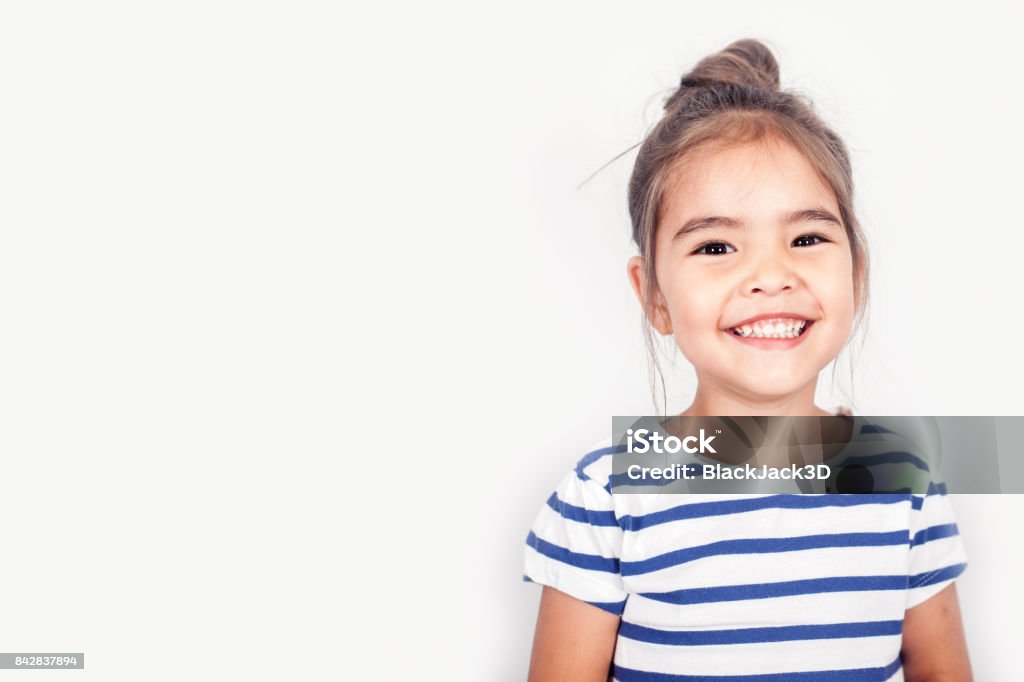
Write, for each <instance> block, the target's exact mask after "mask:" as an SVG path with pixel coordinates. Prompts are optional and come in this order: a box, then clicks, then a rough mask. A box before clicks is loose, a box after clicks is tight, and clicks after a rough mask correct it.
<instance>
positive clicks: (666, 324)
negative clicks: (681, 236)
mask: <svg viewBox="0 0 1024 682" xmlns="http://www.w3.org/2000/svg"><path fill="white" fill-rule="evenodd" d="M626 275H627V276H628V277H629V283H630V285H632V287H633V293H634V294H636V298H637V300H638V301H640V307H641V308H643V309H644V313H645V314H646V315H647V319H648V320H649V321H650V323H651V326H652V327H654V328H655V329H656V330H657V331H658V333H659V334H661V335H662V336H665V335H667V334H671V333H672V318H670V317H669V316H668V308H667V307H666V306H665V300H664V298H662V296H661V292H660V291H658V289H657V287H655V289H654V299H653V300H652V301H650V305H648V304H647V301H645V300H644V299H645V297H646V295H647V277H646V275H645V274H644V259H643V258H641V257H640V256H633V257H632V258H630V259H629V262H628V263H627V264H626Z"/></svg>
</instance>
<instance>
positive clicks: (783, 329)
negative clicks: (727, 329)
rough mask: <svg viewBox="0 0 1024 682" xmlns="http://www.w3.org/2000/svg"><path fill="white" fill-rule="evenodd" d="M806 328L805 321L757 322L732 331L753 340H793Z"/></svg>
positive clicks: (734, 328)
mask: <svg viewBox="0 0 1024 682" xmlns="http://www.w3.org/2000/svg"><path fill="white" fill-rule="evenodd" d="M806 326H807V320H790V319H786V320H763V321H762V320H759V321H757V322H755V323H754V324H753V325H749V324H744V325H742V326H739V327H733V329H732V331H733V332H735V333H736V334H738V335H739V336H743V337H753V338H755V339H793V338H796V337H797V336H800V333H801V332H802V331H803V330H804V327H806Z"/></svg>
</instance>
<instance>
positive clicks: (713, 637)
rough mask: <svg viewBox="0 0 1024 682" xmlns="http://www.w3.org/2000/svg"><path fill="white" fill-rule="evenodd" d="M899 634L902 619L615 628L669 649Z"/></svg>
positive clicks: (622, 633)
mask: <svg viewBox="0 0 1024 682" xmlns="http://www.w3.org/2000/svg"><path fill="white" fill-rule="evenodd" d="M902 632H903V621H902V620H885V621H877V622H869V623H829V624H825V625H784V626H780V627H764V628H742V629H735V630H658V629H655V628H648V627H643V626H641V625H636V624H634V623H629V622H627V621H622V623H621V624H620V625H619V634H620V635H621V636H623V637H628V638H629V639H635V640H637V641H638V642H650V643H652V644H668V645H671V646H705V645H709V646H714V645H719V644H760V643H764V642H792V641H796V640H808V639H846V638H851V637H889V636H892V635H899V634H901V633H902Z"/></svg>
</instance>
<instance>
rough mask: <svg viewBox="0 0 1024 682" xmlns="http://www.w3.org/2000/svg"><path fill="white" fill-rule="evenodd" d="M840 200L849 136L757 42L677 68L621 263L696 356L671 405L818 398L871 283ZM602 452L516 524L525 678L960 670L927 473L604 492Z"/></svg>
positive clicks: (957, 554) (768, 409) (653, 313)
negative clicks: (908, 488) (686, 396)
mask: <svg viewBox="0 0 1024 682" xmlns="http://www.w3.org/2000/svg"><path fill="white" fill-rule="evenodd" d="M852 199H853V185H852V178H851V171H850V162H849V157H848V155H847V152H846V149H845V147H844V145H843V143H842V142H841V140H840V139H839V138H838V137H837V136H836V134H835V133H833V132H832V131H831V130H830V129H829V128H827V127H826V126H825V125H824V124H823V123H822V122H821V121H820V120H819V119H818V118H817V116H816V115H815V114H814V112H813V111H812V109H811V108H810V106H809V105H808V104H807V103H805V102H804V101H803V100H801V99H800V98H798V97H796V96H795V95H793V94H790V93H787V92H784V91H780V90H779V74H778V66H777V64H776V62H775V59H774V57H773V56H772V54H771V52H770V51H769V50H768V49H767V48H766V47H765V46H764V45H762V44H761V43H759V42H756V41H752V40H744V41H739V42H737V43H734V44H732V45H730V46H729V47H727V48H726V49H724V50H723V51H721V52H719V53H717V54H714V55H711V56H709V57H707V58H705V59H704V60H702V61H701V62H700V63H698V64H697V66H696V67H695V68H694V69H693V70H692V71H691V72H690V73H689V74H686V75H685V76H684V77H683V79H682V81H681V83H680V86H679V88H678V90H676V92H675V93H674V94H673V95H672V96H671V97H670V98H669V99H668V100H667V102H666V105H665V114H664V117H663V118H662V120H661V121H660V122H659V123H658V125H657V126H656V127H655V128H654V129H653V130H652V131H651V133H650V134H649V135H648V137H647V138H646V140H645V141H644V143H643V145H642V146H641V148H640V151H639V154H638V157H637V160H636V165H635V167H634V170H633V175H632V178H631V180H630V184H629V208H630V215H631V217H632V222H633V237H634V240H635V242H636V244H637V246H638V247H639V252H640V255H639V256H636V257H634V258H632V259H631V260H630V262H629V266H628V274H629V280H630V282H631V284H632V286H633V288H634V290H635V291H636V294H637V296H638V298H639V300H640V302H641V305H642V307H643V310H644V311H645V314H646V318H647V320H648V321H649V322H650V325H651V327H653V329H654V330H655V331H657V332H658V333H659V334H661V335H665V336H667V335H671V336H672V337H673V338H674V340H675V343H676V345H677V346H678V347H679V350H680V351H681V352H682V353H683V355H684V356H685V357H686V358H687V359H688V360H689V361H690V362H691V363H692V364H693V366H694V368H695V370H696V375H697V379H698V386H697V391H696V395H695V397H694V400H693V403H692V404H691V405H690V406H689V407H688V408H687V409H686V410H685V411H684V412H683V413H682V414H683V415H684V416H691V415H736V416H752V415H759V416H761V415H765V416H767V415H804V416H824V415H828V414H829V413H828V412H826V411H825V410H822V409H820V408H818V407H817V406H815V405H814V402H813V401H814V392H815V386H816V384H817V379H818V374H819V372H820V371H821V370H822V369H823V368H824V367H825V366H826V365H828V364H829V363H830V362H831V361H832V360H833V359H834V358H835V357H836V356H837V355H838V354H839V352H840V350H841V349H842V348H843V346H844V345H845V344H846V343H847V341H848V339H849V338H850V335H851V333H852V329H853V326H854V322H855V320H856V319H857V318H858V317H859V315H860V314H861V312H862V311H863V308H864V305H865V302H866V295H867V259H866V253H865V244H864V238H863V236H862V234H861V231H860V228H859V226H858V223H857V219H856V217H855V214H854V211H853V203H852ZM648 333H649V332H648ZM854 423H855V426H854V428H853V433H852V434H851V436H850V437H851V438H853V439H855V438H857V436H858V434H857V428H858V427H857V426H856V424H858V422H854ZM609 443H610V440H609ZM612 450H613V448H603V449H602V448H598V449H596V450H595V451H593V452H590V453H588V454H587V455H586V456H585V457H583V459H581V460H580V461H579V463H578V464H577V466H576V467H575V470H574V471H572V472H570V473H569V475H568V476H566V478H565V479H564V480H563V481H562V482H561V484H560V485H559V486H558V488H557V490H556V491H555V493H554V494H553V495H552V496H551V497H550V499H549V500H548V502H547V504H546V505H545V506H544V507H543V508H542V510H541V512H540V514H539V515H538V517H537V520H536V522H535V523H534V525H533V527H532V529H531V531H530V534H529V537H528V539H527V547H526V550H525V551H526V557H525V571H524V572H525V575H524V579H525V580H529V581H532V582H536V583H540V584H542V585H544V590H543V595H542V598H541V606H540V614H539V617H538V621H537V629H536V634H535V639H534V647H533V656H532V660H531V664H530V680H531V681H532V682H543V681H548V680H551V681H556V680H557V681H559V682H562V681H565V680H579V681H588V680H594V681H595V682H596V681H598V680H600V681H604V680H607V679H609V677H610V678H611V679H614V680H620V681H621V682H633V681H634V680H651V681H657V682H669V681H673V680H678V681H694V682H695V681H698V680H708V681H711V680H716V681H726V680H731V681H740V680H742V681H754V680H765V681H768V680H822V681H829V682H831V681H834V680H857V681H861V680H904V679H905V680H909V681H912V682H913V681H918V680H970V679H971V673H970V666H969V664H968V659H967V652H966V646H965V643H964V637H963V633H962V626H961V623H960V616H959V610H958V605H957V597H956V592H955V587H954V585H953V582H952V581H953V580H954V578H956V576H958V575H959V574H960V573H961V572H962V571H963V569H964V567H965V565H966V564H965V557H964V552H963V546H962V543H961V540H960V538H959V536H958V535H957V532H956V525H955V522H954V519H953V515H952V509H951V507H950V505H949V502H948V498H947V497H946V496H945V494H944V488H943V487H941V486H930V487H929V491H928V494H877V495H871V494H864V495H793V494H778V495H750V494H745V495H682V496H680V495H656V494H643V495H613V494H612V493H611V486H610V485H609V475H610V473H611V460H612V456H611V454H610V453H611V451H612Z"/></svg>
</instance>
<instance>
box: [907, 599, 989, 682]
mask: <svg viewBox="0 0 1024 682" xmlns="http://www.w3.org/2000/svg"><path fill="white" fill-rule="evenodd" d="M900 656H901V658H902V659H903V674H904V676H905V679H906V680H907V682H972V681H973V679H974V678H973V677H972V676H971V664H970V661H968V659H967V643H966V642H965V641H964V629H963V623H962V622H961V620H960V605H959V603H958V602H957V598H956V585H955V584H951V585H950V586H949V587H947V588H945V589H944V590H942V591H941V592H939V593H938V594H936V595H935V596H934V597H931V598H930V599H928V600H927V601H924V602H922V603H921V604H918V605H917V606H915V607H914V608H912V609H910V610H908V611H907V612H906V615H905V616H904V618H903V649H902V650H901V652H900Z"/></svg>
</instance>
